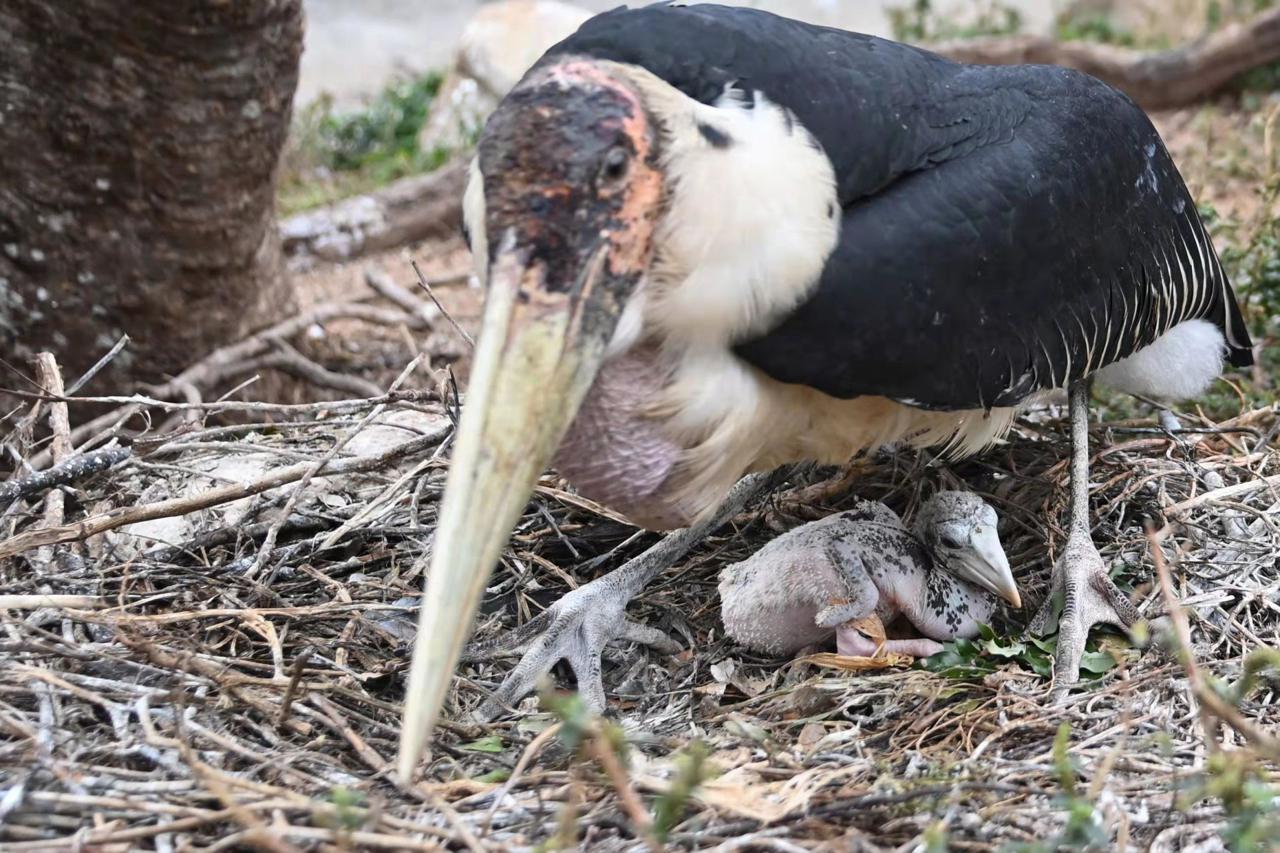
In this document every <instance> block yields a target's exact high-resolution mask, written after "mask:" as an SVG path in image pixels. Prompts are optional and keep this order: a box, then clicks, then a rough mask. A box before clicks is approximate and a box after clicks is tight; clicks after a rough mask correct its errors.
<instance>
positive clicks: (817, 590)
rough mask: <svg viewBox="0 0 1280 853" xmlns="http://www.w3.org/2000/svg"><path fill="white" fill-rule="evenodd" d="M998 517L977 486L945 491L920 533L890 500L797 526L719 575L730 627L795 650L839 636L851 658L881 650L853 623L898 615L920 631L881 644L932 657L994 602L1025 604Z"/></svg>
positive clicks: (970, 631) (769, 648) (771, 650)
mask: <svg viewBox="0 0 1280 853" xmlns="http://www.w3.org/2000/svg"><path fill="white" fill-rule="evenodd" d="M996 523H997V519H996V513H995V510H994V509H992V507H991V505H990V504H988V503H987V502H986V501H984V500H982V498H980V497H978V496H977V495H976V494H974V493H972V492H959V491H943V492H938V493H937V494H935V495H934V496H933V497H932V498H930V499H929V500H928V502H926V503H925V505H924V506H923V507H921V509H920V511H919V512H918V513H917V514H916V519H915V533H914V535H913V534H912V532H911V531H910V530H908V529H907V527H906V525H905V524H903V523H902V520H901V519H899V518H898V516H897V515H895V514H894V513H893V511H892V510H891V509H889V508H888V507H887V506H885V505H884V504H882V503H873V502H871V501H861V502H859V504H858V505H857V506H855V507H854V508H853V509H851V510H848V511H846V512H841V513H838V514H836V515H832V516H828V517H827V518H823V519H820V520H818V521H813V522H810V523H808V524H805V525H803V526H801V527H797V528H795V529H794V530H791V531H790V532H788V533H786V534H785V535H783V536H779V537H778V538H777V539H774V540H773V541H772V542H770V543H769V544H767V545H765V546H764V547H763V548H761V549H760V550H759V551H757V552H756V553H755V554H753V555H752V556H750V557H748V558H747V559H745V560H743V561H741V562H738V563H734V564H733V565H731V566H728V567H727V568H725V569H724V570H723V571H722V572H721V573H720V613H721V617H722V619H723V621H724V628H725V632H726V633H728V635H729V636H730V637H732V638H733V639H735V640H737V641H738V642H739V643H741V644H742V645H744V646H747V647H748V648H752V649H755V650H757V651H761V652H764V653H766V654H773V655H784V654H792V653H794V652H796V651H798V650H800V649H802V648H804V647H806V646H810V645H813V644H814V643H818V642H822V641H825V640H827V639H829V638H830V636H831V634H832V632H833V631H834V633H835V636H836V650H837V651H838V652H839V653H840V654H842V655H863V656H872V655H874V654H875V653H876V652H877V651H879V649H878V647H877V645H876V643H875V642H874V641H872V640H870V639H868V638H867V637H866V636H865V635H864V634H863V633H862V632H861V631H859V630H858V628H857V627H856V625H854V624H851V623H854V622H856V621H857V620H862V619H865V618H867V617H869V616H875V617H877V618H878V619H879V620H880V621H881V622H882V623H883V624H885V625H888V624H890V623H891V622H893V621H895V620H897V619H898V618H899V617H901V618H904V619H905V620H906V621H908V622H910V623H911V624H912V625H913V626H914V627H915V628H916V629H917V630H918V631H920V633H921V634H923V635H924V636H923V637H920V638H916V639H893V640H888V641H886V642H885V643H884V647H883V650H884V651H885V652H887V653H889V654H903V655H909V656H911V657H928V656H929V655H932V654H936V653H937V652H939V651H941V650H942V646H941V645H940V644H939V642H938V641H940V640H951V639H955V638H956V637H972V636H975V635H976V634H977V633H978V626H979V625H980V624H983V623H986V622H988V621H989V620H990V618H991V616H992V614H993V613H995V610H996V606H997V602H996V599H997V597H999V598H1003V599H1005V600H1006V601H1008V602H1009V603H1011V604H1013V606H1015V607H1020V606H1021V604H1022V602H1021V598H1020V597H1019V595H1018V587H1017V585H1016V584H1015V583H1014V580H1013V575H1012V573H1011V572H1010V570H1009V560H1008V558H1006V557H1005V553H1004V549H1003V548H1002V547H1001V546H1000V537H999V535H998V534H997V531H996Z"/></svg>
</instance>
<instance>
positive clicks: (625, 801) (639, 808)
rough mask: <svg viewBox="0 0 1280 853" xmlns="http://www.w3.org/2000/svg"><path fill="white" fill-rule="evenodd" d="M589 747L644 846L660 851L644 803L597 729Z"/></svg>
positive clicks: (660, 846)
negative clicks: (642, 840)
mask: <svg viewBox="0 0 1280 853" xmlns="http://www.w3.org/2000/svg"><path fill="white" fill-rule="evenodd" d="M590 749H591V754H592V756H593V757H594V758H595V760H596V761H598V762H600V766H601V767H603V768H604V772H605V775H607V776H608V777H609V782H610V783H611V784H612V785H613V789H614V790H615V791H616V792H617V793H618V800H619V801H620V802H621V803H622V808H623V810H624V811H625V812H626V813H627V816H628V817H630V818H631V822H632V823H633V824H635V828H636V833H637V834H638V835H639V836H640V837H641V838H643V839H644V843H645V846H646V847H648V848H649V850H650V851H652V853H662V845H661V844H659V843H658V839H657V838H656V837H655V836H654V834H653V819H652V818H651V817H649V813H648V812H647V811H645V810H644V804H643V803H641V802H640V797H639V796H637V795H636V789H635V788H634V787H632V785H631V780H630V779H628V778H627V771H626V770H624V769H623V768H622V763H621V762H619V761H618V756H617V754H616V753H615V752H614V751H613V747H612V746H610V745H609V743H608V741H607V740H606V739H605V737H604V735H603V734H601V733H600V732H599V731H597V732H595V734H594V735H593V736H592V738H591V745H590Z"/></svg>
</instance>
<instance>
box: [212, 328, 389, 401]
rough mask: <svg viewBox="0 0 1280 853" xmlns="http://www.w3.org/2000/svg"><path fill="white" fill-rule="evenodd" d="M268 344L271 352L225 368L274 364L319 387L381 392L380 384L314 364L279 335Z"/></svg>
mask: <svg viewBox="0 0 1280 853" xmlns="http://www.w3.org/2000/svg"><path fill="white" fill-rule="evenodd" d="M272 344H273V345H274V346H275V348H276V350H275V352H271V353H267V354H266V355H264V356H260V357H258V358H254V359H249V360H248V361H246V362H241V363H240V364H238V365H232V366H231V368H229V369H228V371H227V372H228V373H252V372H256V371H258V370H259V369H262V368H274V369H275V370H280V371H283V372H285V373H289V374H291V375H293V376H296V377H298V378H299V379H304V380H306V381H307V382H310V383H311V384H312V385H318V386H320V387H321V388H333V389H334V390H336V391H342V392H344V393H347V394H356V395H359V396H362V397H377V396H378V395H379V394H381V393H382V389H381V388H380V387H378V386H377V385H375V384H374V383H372V382H370V381H369V380H367V379H361V378H360V377H359V376H352V375H350V374H348V373H337V372H335V371H332V370H329V369H328V368H326V367H323V366H321V365H319V364H316V363H315V362H314V361H312V360H311V359H309V358H307V357H306V356H305V355H303V354H302V353H300V352H298V350H296V349H294V348H293V347H292V346H290V345H289V344H288V343H287V342H285V340H284V339H282V338H281V339H277V340H275V341H272Z"/></svg>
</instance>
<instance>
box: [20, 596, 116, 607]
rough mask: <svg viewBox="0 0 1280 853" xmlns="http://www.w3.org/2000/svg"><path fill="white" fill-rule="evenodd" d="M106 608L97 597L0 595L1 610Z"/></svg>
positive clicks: (104, 602)
mask: <svg viewBox="0 0 1280 853" xmlns="http://www.w3.org/2000/svg"><path fill="white" fill-rule="evenodd" d="M106 606H108V605H107V602H106V601H104V600H103V599H101V598H99V597H98V596H96V595H0V610H39V609H40V608H42V607H66V608H68V609H70V610H96V609H97V608H99V607H106Z"/></svg>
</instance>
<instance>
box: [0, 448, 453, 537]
mask: <svg viewBox="0 0 1280 853" xmlns="http://www.w3.org/2000/svg"><path fill="white" fill-rule="evenodd" d="M446 431H447V430H446V429H445V428H442V429H440V430H439V431H438V432H435V433H432V434H430V435H426V436H422V437H420V438H415V439H413V440H412V441H406V442H404V443H403V444H399V445H397V446H395V447H393V448H391V449H389V450H386V451H383V452H382V453H379V454H377V455H376V456H357V457H355V458H352V459H342V460H339V461H337V462H335V463H333V465H332V466H330V467H329V469H328V471H327V472H326V473H327V474H328V475H330V476H333V475H340V474H360V473H365V472H367V471H373V470H376V469H378V468H381V467H382V466H384V465H389V464H391V463H392V462H396V461H399V460H401V459H403V458H405V457H407V456H410V455H412V454H415V453H418V452H421V451H422V450H425V449H426V448H428V447H431V446H433V445H434V444H435V443H436V442H437V441H439V440H440V438H441V437H442V436H443V435H444V434H445V432H446ZM314 468H315V463H312V462H305V463H300V464H298V465H290V466H288V467H286V468H278V469H276V470H275V471H271V472H269V473H267V474H265V475H263V476H262V477H259V478H258V479H256V480H253V481H251V482H248V483H237V484H234V485H228V486H221V487H219V488H216V489H210V490H209V491H207V492H202V493H201V494H198V495H191V496H190V497H184V498H171V499H169V500H165V501H158V502H156V503H153V504H144V505H143V506H136V507H121V508H119V509H113V510H111V511H109V512H104V513H101V514H99V515H93V516H89V517H88V518H85V519H82V520H80V521H77V522H74V523H72V524H64V525H62V526H61V527H53V528H42V529H40V530H32V531H28V532H26V533H20V534H18V535H17V536H11V537H10V538H8V539H5V540H3V541H0V559H4V558H6V557H13V556H15V555H17V554H21V553H23V552H24V551H28V550H30V549H31V548H38V547H40V546H41V545H53V544H56V543H59V542H74V541H77V540H80V539H87V538H88V537H90V536H96V535H97V534H99V533H105V532H106V531H108V530H115V529H116V528H117V527H124V526H125V525H127V524H136V523H138V522H140V521H150V520H152V519H156V518H170V517H172V516H175V515H186V514H187V513H190V512H195V511H196V510H201V509H208V508H209V507H211V506H218V505H220V504H224V503H230V502H231V501H235V500H239V499H240V498H245V497H249V496H250V495H256V494H259V493H261V492H265V491H267V490H268V489H273V488H275V487H277V486H283V485H285V484H287V483H292V482H295V481H297V480H300V479H302V478H303V477H304V476H306V475H307V472H308V471H313V470H314ZM285 517H287V515H286V516H285Z"/></svg>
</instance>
